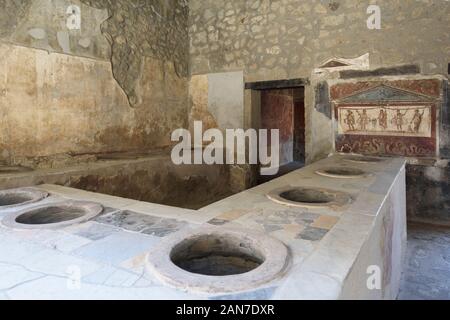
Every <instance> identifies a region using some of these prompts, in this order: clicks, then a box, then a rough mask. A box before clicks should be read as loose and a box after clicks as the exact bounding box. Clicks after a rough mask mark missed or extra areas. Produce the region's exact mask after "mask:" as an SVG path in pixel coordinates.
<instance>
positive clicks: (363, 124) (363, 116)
mask: <svg viewBox="0 0 450 320" xmlns="http://www.w3.org/2000/svg"><path fill="white" fill-rule="evenodd" d="M356 112H357V113H358V115H359V118H358V124H359V128H360V129H361V131H366V129H367V125H368V124H369V122H370V118H369V116H368V115H367V110H365V109H364V110H363V112H362V113H360V112H359V111H356Z"/></svg>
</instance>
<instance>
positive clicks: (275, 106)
mask: <svg viewBox="0 0 450 320" xmlns="http://www.w3.org/2000/svg"><path fill="white" fill-rule="evenodd" d="M261 129H268V130H270V129H279V130H280V170H279V173H278V175H276V176H261V177H260V178H259V180H260V181H259V182H260V183H264V182H267V181H270V180H272V179H274V178H277V177H279V176H282V175H285V174H287V173H289V172H291V171H294V170H297V169H299V168H302V167H303V166H304V165H305V90H304V87H296V88H286V89H264V90H261Z"/></svg>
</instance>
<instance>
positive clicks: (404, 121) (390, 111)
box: [338, 105, 433, 138]
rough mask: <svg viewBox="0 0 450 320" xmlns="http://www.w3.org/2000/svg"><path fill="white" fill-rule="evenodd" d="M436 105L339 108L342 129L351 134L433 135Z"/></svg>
mask: <svg viewBox="0 0 450 320" xmlns="http://www.w3.org/2000/svg"><path fill="white" fill-rule="evenodd" d="M432 109H433V108H432V106H425V105H418V106H389V107H388V106H373V107H365V106H354V107H340V108H338V119H339V122H338V132H339V134H351V135H387V136H398V135H403V136H411V137H426V138H431V136H432V120H433V119H432V118H433V117H432V113H433V110H432Z"/></svg>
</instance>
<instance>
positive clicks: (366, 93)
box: [330, 79, 440, 157]
mask: <svg viewBox="0 0 450 320" xmlns="http://www.w3.org/2000/svg"><path fill="white" fill-rule="evenodd" d="M418 84H421V85H424V86H423V87H425V88H429V90H420V91H419V90H416V88H417V87H418ZM437 88H439V81H436V79H430V80H424V79H421V80H405V81H401V80H396V81H383V82H380V81H372V82H370V81H360V82H356V83H342V84H337V85H334V86H332V87H331V89H330V92H331V97H332V100H333V106H334V111H335V112H334V116H335V120H336V151H338V152H352V153H362V154H372V155H395V156H408V157H433V156H436V155H437V153H438V151H437V144H438V143H437V141H438V135H437V132H438V130H437V112H438V109H437V106H438V105H439V104H438V101H439V97H440V95H439V90H436V89H437Z"/></svg>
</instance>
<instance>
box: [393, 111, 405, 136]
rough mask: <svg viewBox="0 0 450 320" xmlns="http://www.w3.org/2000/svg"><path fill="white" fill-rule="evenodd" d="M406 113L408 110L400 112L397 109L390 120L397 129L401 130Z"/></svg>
mask: <svg viewBox="0 0 450 320" xmlns="http://www.w3.org/2000/svg"><path fill="white" fill-rule="evenodd" d="M407 113H408V111H405V113H402V111H401V110H397V114H396V115H395V117H394V118H393V119H392V122H393V123H394V124H395V125H396V126H397V130H398V131H402V132H403V125H404V124H405V119H404V118H405V116H406V114H407Z"/></svg>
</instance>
